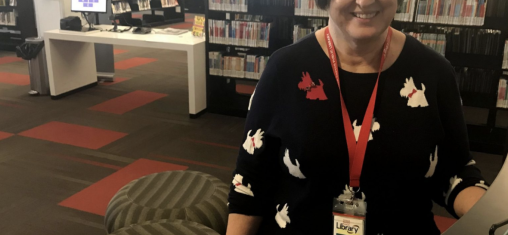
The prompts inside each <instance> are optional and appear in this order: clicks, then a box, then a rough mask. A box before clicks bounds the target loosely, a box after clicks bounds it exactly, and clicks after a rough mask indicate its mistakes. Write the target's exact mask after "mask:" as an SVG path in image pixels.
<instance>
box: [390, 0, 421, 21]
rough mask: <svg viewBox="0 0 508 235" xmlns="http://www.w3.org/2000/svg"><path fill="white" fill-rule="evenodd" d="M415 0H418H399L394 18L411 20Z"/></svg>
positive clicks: (416, 0)
mask: <svg viewBox="0 0 508 235" xmlns="http://www.w3.org/2000/svg"><path fill="white" fill-rule="evenodd" d="M416 2H418V0H403V1H399V3H400V4H399V5H398V8H397V13H396V14H395V18H394V20H397V21H405V22H412V21H413V17H414V13H415V6H416Z"/></svg>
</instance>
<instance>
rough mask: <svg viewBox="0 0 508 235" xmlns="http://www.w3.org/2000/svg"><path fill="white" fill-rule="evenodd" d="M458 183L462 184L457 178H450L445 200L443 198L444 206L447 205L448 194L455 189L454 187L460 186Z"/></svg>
mask: <svg viewBox="0 0 508 235" xmlns="http://www.w3.org/2000/svg"><path fill="white" fill-rule="evenodd" d="M460 182H462V179H461V178H459V177H457V176H454V177H452V178H450V188H449V189H448V193H446V194H445V196H446V198H445V203H446V205H448V198H449V197H450V194H451V193H452V191H453V190H454V189H455V187H457V185H459V184H460Z"/></svg>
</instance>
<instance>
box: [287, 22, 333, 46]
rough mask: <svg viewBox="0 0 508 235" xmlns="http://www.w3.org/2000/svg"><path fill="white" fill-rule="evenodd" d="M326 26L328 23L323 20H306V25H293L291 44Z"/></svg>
mask: <svg viewBox="0 0 508 235" xmlns="http://www.w3.org/2000/svg"><path fill="white" fill-rule="evenodd" d="M327 25H328V21H327V20H325V19H308V22H307V24H306V25H303V24H297V25H295V26H294V29H293V43H295V42H297V41H298V40H300V39H302V38H303V37H305V36H307V35H309V34H311V33H312V32H315V31H317V30H318V29H320V28H323V27H326V26H327Z"/></svg>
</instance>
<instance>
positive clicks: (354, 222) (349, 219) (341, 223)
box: [333, 212, 365, 235]
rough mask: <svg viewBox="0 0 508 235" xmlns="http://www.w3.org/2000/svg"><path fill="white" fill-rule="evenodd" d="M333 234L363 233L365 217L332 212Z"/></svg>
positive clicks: (357, 234) (360, 234) (361, 234)
mask: <svg viewBox="0 0 508 235" xmlns="http://www.w3.org/2000/svg"><path fill="white" fill-rule="evenodd" d="M333 217H334V219H333V223H334V225H333V235H351V234H355V235H365V217H361V216H354V215H347V214H340V213H336V212H334V213H333Z"/></svg>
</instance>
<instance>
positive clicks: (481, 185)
mask: <svg viewBox="0 0 508 235" xmlns="http://www.w3.org/2000/svg"><path fill="white" fill-rule="evenodd" d="M475 186H476V187H480V188H483V189H485V190H489V186H487V185H485V181H483V180H480V183H477V184H475Z"/></svg>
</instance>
